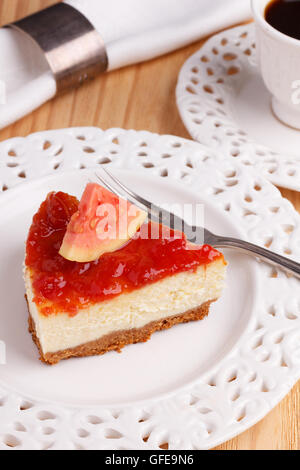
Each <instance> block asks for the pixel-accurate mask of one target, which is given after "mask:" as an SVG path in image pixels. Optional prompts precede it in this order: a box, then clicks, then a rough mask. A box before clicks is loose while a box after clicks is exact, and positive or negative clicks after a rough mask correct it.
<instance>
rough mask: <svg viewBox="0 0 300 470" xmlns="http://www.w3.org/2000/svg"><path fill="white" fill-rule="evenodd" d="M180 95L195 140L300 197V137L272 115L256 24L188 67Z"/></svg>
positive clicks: (219, 41)
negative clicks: (258, 62)
mask: <svg viewBox="0 0 300 470" xmlns="http://www.w3.org/2000/svg"><path fill="white" fill-rule="evenodd" d="M176 94H177V105H178V108H179V112H180V114H181V117H182V120H183V122H184V124H185V126H186V127H187V129H188V131H189V133H190V134H191V136H192V137H193V138H194V139H195V140H197V141H198V142H200V143H202V144H205V145H209V146H210V147H214V148H216V149H218V150H219V151H220V152H222V154H223V157H224V158H226V159H229V160H231V161H232V160H237V161H239V162H240V163H242V164H243V165H245V166H246V167H250V166H252V167H254V169H255V171H256V173H257V174H260V175H263V176H265V177H266V178H267V179H269V180H270V181H271V182H272V183H274V184H276V185H277V186H282V187H285V188H290V189H294V190H296V191H300V150H299V149H300V132H299V131H298V130H295V129H292V128H289V127H287V126H285V125H284V124H282V123H281V122H279V121H278V120H277V119H276V118H275V116H274V115H273V113H272V110H271V104H270V95H269V92H268V91H267V89H266V87H265V86H264V83H263V81H262V78H261V76H260V72H259V69H258V67H257V65H256V51H255V30H254V25H253V24H249V25H246V26H240V27H237V28H233V29H229V30H227V31H223V32H222V33H219V34H217V35H215V36H213V37H212V38H210V39H209V40H208V41H207V42H206V43H205V44H204V46H203V47H202V48H201V49H200V50H199V51H198V52H196V53H195V54H194V55H192V56H191V57H190V58H189V59H188V60H187V61H186V63H185V64H184V65H183V67H182V69H181V72H180V75H179V80H178V85H177V91H176Z"/></svg>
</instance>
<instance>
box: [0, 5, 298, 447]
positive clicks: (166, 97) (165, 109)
mask: <svg viewBox="0 0 300 470" xmlns="http://www.w3.org/2000/svg"><path fill="white" fill-rule="evenodd" d="M53 3H56V2H55V1H54V0H0V25H3V24H5V23H8V22H10V21H14V20H16V19H19V18H21V17H23V16H25V15H27V14H29V13H32V12H34V11H36V10H39V9H41V8H42V7H46V6H49V5H51V4H53ZM202 43H203V41H199V42H197V43H195V44H193V45H191V46H188V47H186V48H184V49H181V50H179V51H176V52H174V53H172V54H169V55H167V56H164V57H162V58H159V59H155V60H152V61H150V62H147V63H144V64H139V65H136V66H131V67H127V68H125V69H122V70H118V71H115V72H111V73H108V74H106V75H103V76H101V77H99V78H97V79H96V80H94V81H93V82H91V83H89V84H87V85H86V86H85V87H83V88H81V89H79V90H76V91H74V92H71V93H69V94H67V95H65V96H62V97H59V98H56V99H54V100H52V101H51V102H49V103H47V104H45V105H44V106H42V107H41V108H40V109H38V110H37V111H35V112H34V113H32V114H31V115H29V116H27V117H25V118H24V119H22V120H20V121H19V122H17V123H15V124H13V125H11V126H9V127H8V128H6V129H4V130H2V131H0V141H2V140H5V139H8V138H10V137H15V136H25V135H27V134H30V133H31V132H36V131H42V130H46V129H57V128H61V127H69V126H98V127H101V128H102V129H108V128H110V127H123V128H125V129H137V130H141V129H146V130H148V131H152V132H158V133H160V134H175V135H178V136H181V137H186V138H189V135H188V133H187V131H186V129H185V128H184V126H183V124H182V122H181V120H180V117H179V114H178V111H177V108H176V103H175V86H176V81H177V76H178V72H179V70H180V67H181V66H182V64H183V63H184V61H185V60H186V59H187V58H188V57H189V56H190V55H191V54H193V53H194V52H195V51H196V50H197V49H199V47H201V45H202ZM0 53H1V52H0ZM282 194H283V195H284V196H285V197H287V198H289V199H290V200H291V201H292V203H293V204H294V205H295V207H296V208H297V209H298V210H299V212H300V193H295V192H292V191H288V190H282ZM218 449H223V450H224V449H225V450H228V449H235V450H236V449H284V450H290V449H294V450H299V449H300V384H299V383H298V385H297V386H295V387H294V389H293V390H292V391H291V392H290V393H289V395H288V396H287V397H286V398H285V399H284V400H283V401H282V402H281V403H280V404H279V405H278V406H277V407H276V408H275V409H274V410H273V411H271V413H269V415H268V416H266V417H265V418H264V419H263V420H262V421H261V422H260V423H258V424H257V425H256V426H254V427H252V428H251V429H249V430H248V431H246V432H245V433H243V434H241V435H240V436H238V437H236V438H235V439H232V440H231V441H229V442H227V443H225V444H223V445H221V446H220V447H218Z"/></svg>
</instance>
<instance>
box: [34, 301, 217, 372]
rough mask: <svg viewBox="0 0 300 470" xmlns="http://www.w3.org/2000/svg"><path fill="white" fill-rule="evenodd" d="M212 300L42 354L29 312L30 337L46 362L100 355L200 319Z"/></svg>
mask: <svg viewBox="0 0 300 470" xmlns="http://www.w3.org/2000/svg"><path fill="white" fill-rule="evenodd" d="M212 302H214V301H209V302H206V303H204V304H202V305H200V307H197V308H194V309H192V310H189V311H187V312H185V313H181V314H179V315H175V316H171V317H167V318H164V319H162V320H157V321H154V322H151V323H148V324H147V325H145V326H143V327H142V328H134V329H131V330H120V331H116V332H114V333H110V334H108V335H105V336H103V337H101V338H99V339H98V340H96V341H90V342H88V343H85V344H82V345H80V346H77V347H75V348H71V349H64V350H62V351H57V352H55V353H47V354H43V351H42V348H41V344H40V341H39V339H38V337H37V335H36V329H35V324H34V321H33V319H32V317H31V315H30V313H29V332H30V333H31V335H32V339H33V341H34V342H35V344H36V345H37V347H38V350H39V353H40V360H41V361H42V362H44V363H46V364H50V365H54V364H57V363H58V362H60V361H61V360H63V359H70V358H72V357H86V356H100V355H102V354H105V353H106V352H108V351H117V352H119V353H120V352H121V350H122V348H124V346H126V345H128V344H135V343H143V342H146V341H148V340H149V339H150V338H151V335H152V334H153V333H155V332H156V331H161V330H166V329H168V328H171V327H172V326H174V325H178V324H179V323H188V322H190V321H197V320H202V319H203V318H204V317H206V316H207V315H208V313H209V307H210V304H211V303H212Z"/></svg>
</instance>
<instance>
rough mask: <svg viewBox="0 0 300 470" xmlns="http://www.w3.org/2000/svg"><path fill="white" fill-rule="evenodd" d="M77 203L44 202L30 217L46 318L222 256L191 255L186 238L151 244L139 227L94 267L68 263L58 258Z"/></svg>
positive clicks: (57, 196) (61, 197)
mask: <svg viewBox="0 0 300 470" xmlns="http://www.w3.org/2000/svg"><path fill="white" fill-rule="evenodd" d="M78 205H79V202H78V200H77V199H76V198H75V197H73V196H70V195H68V194H66V193H63V192H57V193H55V192H53V193H50V194H49V195H48V196H47V199H46V200H45V201H44V202H43V203H42V205H41V207H40V209H39V211H38V212H37V214H36V215H35V216H34V217H33V222H32V225H31V228H30V231H29V235H28V239H27V245H26V260H25V263H26V266H27V267H28V268H29V269H30V272H31V276H32V284H33V290H34V296H35V297H34V302H35V303H36V304H37V305H38V306H39V309H40V311H41V312H42V313H43V314H44V315H46V316H48V315H50V314H59V313H61V312H66V313H68V314H69V315H70V316H74V315H76V313H77V312H78V310H79V309H82V308H86V307H88V306H90V305H92V304H95V303H98V302H101V301H104V300H108V299H111V298H113V297H115V296H118V295H120V294H122V293H124V292H131V291H133V290H135V289H139V288H140V287H143V286H146V285H147V284H151V283H154V282H156V281H158V280H161V279H163V278H165V277H167V276H170V275H173V274H176V273H180V272H184V271H195V270H196V269H197V267H198V266H200V265H207V264H209V263H211V262H212V261H214V260H216V259H218V258H220V257H222V256H223V255H222V254H221V253H220V252H218V251H217V250H215V249H213V248H212V247H210V246H209V245H203V246H201V247H200V246H199V247H197V248H194V249H189V246H188V242H187V240H186V238H185V237H180V238H179V237H177V236H175V233H174V232H173V231H172V230H171V231H167V234H166V233H165V232H164V231H163V230H162V229H161V227H160V231H159V236H157V231H154V232H155V233H156V237H155V238H151V237H148V238H145V236H144V235H142V234H144V233H145V228H146V230H147V231H148V233H149V234H150V233H151V230H152V231H153V225H151V223H149V224H148V226H143V227H142V228H141V229H140V230H139V231H138V232H137V233H136V235H135V236H134V237H133V239H131V240H130V241H129V242H128V243H127V245H126V246H124V247H123V248H121V249H120V250H118V251H115V252H113V253H105V254H104V255H102V256H101V257H100V258H99V259H97V260H96V261H92V262H88V263H79V262H75V261H68V260H66V259H65V258H63V257H62V256H60V254H59V249H60V247H61V244H62V241H63V238H64V235H65V233H66V229H67V225H68V223H69V221H70V219H71V217H72V215H73V214H74V213H75V212H76V211H77V210H78Z"/></svg>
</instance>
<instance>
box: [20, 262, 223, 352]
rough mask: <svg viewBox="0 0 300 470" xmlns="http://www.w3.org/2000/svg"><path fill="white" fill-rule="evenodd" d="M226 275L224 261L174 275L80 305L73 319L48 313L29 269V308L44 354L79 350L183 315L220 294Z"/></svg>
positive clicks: (27, 292) (27, 279)
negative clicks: (37, 299)
mask: <svg viewBox="0 0 300 470" xmlns="http://www.w3.org/2000/svg"><path fill="white" fill-rule="evenodd" d="M224 278H225V263H224V259H223V258H220V259H218V260H216V261H214V262H212V263H210V264H208V265H204V266H199V267H198V268H197V270H196V271H195V272H194V271H186V272H181V273H178V274H174V275H173V276H169V277H167V278H164V279H163V280H160V281H158V282H155V283H153V284H149V285H147V286H145V287H141V288H140V289H136V290H134V291H132V292H127V293H123V294H122V295H119V296H117V297H115V298H113V299H111V300H106V301H103V302H99V303H97V304H94V305H91V306H90V307H88V308H86V309H81V310H79V311H78V313H77V314H76V315H75V316H74V317H70V316H69V315H68V314H67V313H64V312H61V313H59V314H54V315H50V316H44V315H43V314H41V313H40V312H39V309H38V307H37V305H36V304H35V303H34V302H33V298H34V293H33V288H32V283H31V276H30V271H29V269H28V268H26V270H25V285H26V294H27V300H28V305H29V311H30V314H31V316H32V318H33V321H34V323H35V329H36V334H37V337H38V339H39V341H40V344H41V348H42V350H43V354H47V353H54V352H57V351H61V350H64V349H69V348H75V347H77V346H80V345H82V344H85V343H88V342H90V341H95V340H97V339H99V338H101V337H102V336H104V335H107V334H110V333H113V332H116V331H119V330H129V329H132V328H141V327H143V326H145V325H147V324H148V323H150V322H153V321H156V320H160V319H164V318H167V317H170V316H174V315H178V314H180V313H183V312H186V311H188V310H191V309H193V308H196V307H198V306H200V305H202V304H204V303H206V302H208V301H212V300H216V299H218V298H219V297H220V295H221V292H222V289H223V286H224Z"/></svg>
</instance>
